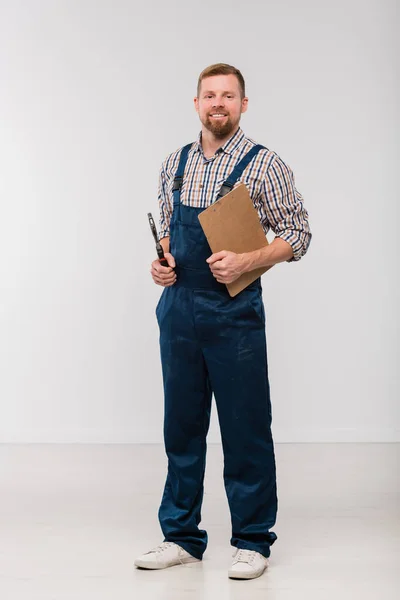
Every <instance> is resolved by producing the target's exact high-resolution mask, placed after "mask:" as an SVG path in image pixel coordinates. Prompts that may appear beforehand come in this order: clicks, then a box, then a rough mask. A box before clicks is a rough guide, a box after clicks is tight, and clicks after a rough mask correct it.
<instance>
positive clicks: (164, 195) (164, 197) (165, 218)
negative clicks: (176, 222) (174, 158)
mask: <svg viewBox="0 0 400 600" xmlns="http://www.w3.org/2000/svg"><path fill="white" fill-rule="evenodd" d="M158 206H159V210H160V231H159V238H160V240H161V239H162V238H164V237H166V236H168V235H169V223H170V221H171V215H172V203H171V199H170V197H169V195H168V190H167V178H166V174H165V165H164V163H163V164H162V166H161V168H160V172H159V178H158Z"/></svg>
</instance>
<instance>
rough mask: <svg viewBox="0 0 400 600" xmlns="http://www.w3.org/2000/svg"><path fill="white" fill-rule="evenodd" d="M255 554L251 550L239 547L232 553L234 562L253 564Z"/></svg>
mask: <svg viewBox="0 0 400 600" xmlns="http://www.w3.org/2000/svg"><path fill="white" fill-rule="evenodd" d="M255 557H256V554H255V552H254V551H253V550H244V549H243V548H240V549H239V550H238V552H237V554H236V555H234V558H235V562H245V563H249V564H250V565H251V564H253V562H254V559H255Z"/></svg>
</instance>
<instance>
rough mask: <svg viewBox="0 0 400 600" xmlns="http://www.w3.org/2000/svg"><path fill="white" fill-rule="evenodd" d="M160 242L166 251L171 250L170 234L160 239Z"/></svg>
mask: <svg viewBox="0 0 400 600" xmlns="http://www.w3.org/2000/svg"><path fill="white" fill-rule="evenodd" d="M160 244H161V246H162V249H163V250H164V252H169V235H168V236H167V237H164V238H163V239H162V240H160Z"/></svg>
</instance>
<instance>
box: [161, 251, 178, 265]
mask: <svg viewBox="0 0 400 600" xmlns="http://www.w3.org/2000/svg"><path fill="white" fill-rule="evenodd" d="M164 256H165V258H166V259H167V262H168V264H169V266H170V267H172V268H174V267H175V266H176V264H175V259H174V257H173V256H172V254H170V253H169V252H164Z"/></svg>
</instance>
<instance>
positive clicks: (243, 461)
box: [203, 294, 277, 556]
mask: <svg viewBox="0 0 400 600" xmlns="http://www.w3.org/2000/svg"><path fill="white" fill-rule="evenodd" d="M259 302H261V303H262V300H261V298H258V297H257V294H247V295H246V296H245V297H244V298H241V299H239V300H238V302H237V303H236V304H232V314H231V315H230V316H231V317H232V318H231V319H229V318H228V317H229V312H227V311H226V310H225V313H224V314H225V318H224V319H222V318H221V322H220V323H219V329H218V332H216V334H215V336H214V337H213V336H212V335H210V336H209V338H208V343H206V344H205V347H204V348H203V351H204V356H205V359H206V364H207V368H208V371H209V374H210V379H211V384H212V388H213V390H214V394H215V400H216V405H217V410H218V417H219V423H220V428H221V437H222V444H223V451H224V482H225V488H226V493H227V497H228V502H229V506H230V511H231V519H232V538H231V544H232V545H233V546H236V547H239V548H247V549H249V550H256V551H258V552H260V553H261V554H263V555H264V556H269V555H270V546H271V545H272V544H273V543H274V541H275V540H276V535H275V533H273V532H272V531H271V530H270V529H271V527H273V525H274V524H275V521H276V514H277V492H276V467H275V455H274V446H273V439H272V433H271V402H270V392H269V381H268V367H267V351H266V338H265V320H264V311H263V307H262V306H261V305H260V304H259ZM210 318H212V317H210Z"/></svg>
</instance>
